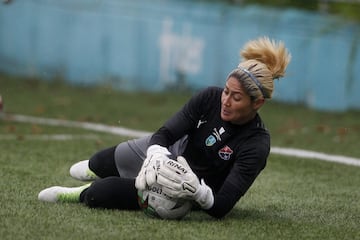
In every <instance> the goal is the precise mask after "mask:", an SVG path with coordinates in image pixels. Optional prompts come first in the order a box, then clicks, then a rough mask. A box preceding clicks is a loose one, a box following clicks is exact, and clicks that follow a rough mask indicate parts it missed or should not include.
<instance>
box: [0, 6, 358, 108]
mask: <svg viewBox="0 0 360 240" xmlns="http://www.w3.org/2000/svg"><path fill="white" fill-rule="evenodd" d="M265 35H266V36H269V37H270V38H274V39H276V40H282V41H284V42H285V44H286V46H287V47H288V49H289V50H290V52H291V54H292V62H291V63H290V65H289V67H288V70H287V76H286V77H285V78H284V79H281V80H280V81H276V89H275V94H274V99H275V101H280V102H287V103H294V104H303V105H305V106H308V107H310V108H313V109H318V110H325V111H335V112H343V111H346V110H349V109H356V110H358V109H360V94H358V93H359V92H360V74H357V73H358V72H359V70H360V1H358V0H352V1H351V0H318V1H313V0H311V1H310V0H304V1H295V0H293V1H291V0H273V1H265V0H232V1H230V0H227V1H225V0H223V1H221V0H202V1H201V0H192V1H187V0H106V1H105V0H61V1H54V0H2V3H1V4H0V72H1V73H3V74H8V75H15V76H23V77H34V78H38V79H42V80H44V81H54V79H62V80H63V81H65V82H68V83H70V84H73V85H92V86H96V85H104V84H106V85H110V86H112V87H113V88H116V89H120V90H126V91H140V90H141V91H151V92H156V91H166V90H169V89H170V90H197V89H200V88H202V87H206V86H209V85H217V86H223V84H224V82H225V79H226V77H227V74H228V73H229V72H230V71H231V70H232V69H234V68H235V67H236V66H237V64H238V62H239V60H240V56H239V50H240V48H241V47H242V46H243V45H244V44H245V43H246V42H247V41H249V40H251V39H254V38H257V37H259V36H265ZM1 91H2V89H1V83H0V94H1Z"/></svg>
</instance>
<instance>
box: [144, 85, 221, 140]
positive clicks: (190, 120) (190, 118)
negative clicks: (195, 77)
mask: <svg viewBox="0 0 360 240" xmlns="http://www.w3.org/2000/svg"><path fill="white" fill-rule="evenodd" d="M215 91H216V89H215V88H211V87H209V88H206V89H204V90H202V91H200V92H199V93H197V94H195V95H194V96H193V97H192V98H190V100H189V101H188V102H187V103H186V104H185V105H184V106H183V107H182V108H181V109H180V111H178V112H177V113H175V114H174V115H173V116H172V117H171V118H170V119H168V120H167V121H166V122H165V124H164V125H163V126H162V127H161V128H160V129H159V130H157V131H156V132H155V133H154V134H153V136H152V138H151V140H150V145H153V144H159V145H161V146H164V147H169V146H170V145H172V144H174V143H175V142H176V141H177V140H179V139H180V138H181V137H183V136H185V135H186V134H188V133H189V132H190V131H191V130H192V129H194V128H195V127H196V124H197V121H198V119H199V118H200V116H201V115H202V112H204V111H207V107H208V104H206V103H207V102H208V101H209V99H210V98H211V96H212V94H214V92H215Z"/></svg>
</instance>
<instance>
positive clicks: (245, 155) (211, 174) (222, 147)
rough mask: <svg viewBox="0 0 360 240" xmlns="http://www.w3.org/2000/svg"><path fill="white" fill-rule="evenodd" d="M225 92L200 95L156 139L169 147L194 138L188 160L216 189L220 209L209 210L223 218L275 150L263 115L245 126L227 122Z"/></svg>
mask: <svg viewBox="0 0 360 240" xmlns="http://www.w3.org/2000/svg"><path fill="white" fill-rule="evenodd" d="M222 91H223V89H221V88H218V87H209V88H206V89H204V90H203V91H201V92H199V93H198V94H196V95H194V96H193V97H192V98H191V99H190V100H189V101H188V102H187V103H186V104H185V105H184V107H183V108H182V109H181V110H180V111H179V112H177V113H176V114H175V115H174V116H172V117H171V118H170V119H169V120H168V121H166V123H165V124H164V125H163V126H162V127H161V128H160V129H159V130H158V131H156V132H155V133H154V135H153V137H152V138H151V141H150V144H159V145H162V146H165V147H169V146H170V145H172V144H173V143H175V142H176V141H177V140H178V139H180V138H181V137H183V136H185V135H188V144H187V147H186V149H185V152H184V154H183V156H184V157H185V158H186V160H187V161H188V163H189V165H190V167H191V169H192V170H193V171H194V173H195V174H196V175H197V176H198V177H199V178H203V179H204V180H205V182H206V184H207V185H209V186H210V187H211V189H212V190H213V192H214V205H213V207H212V208H210V209H209V210H206V212H207V213H208V214H209V215H211V216H214V217H217V218H221V217H223V216H225V215H226V214H227V213H228V212H229V211H230V210H231V209H232V208H233V207H234V205H235V204H236V203H237V201H238V200H239V199H240V198H241V197H242V196H243V195H244V194H245V193H246V191H247V190H248V189H249V187H250V186H251V185H252V183H253V182H254V180H255V178H256V177H257V176H258V174H259V173H260V171H261V170H262V169H264V167H265V165H266V160H267V157H268V155H269V152H270V135H269V132H268V131H267V130H266V129H265V127H264V124H263V122H262V120H261V118H260V116H259V115H258V114H257V115H256V117H255V118H254V119H252V120H251V121H249V122H248V123H246V124H243V125H235V124H232V123H230V122H225V121H223V120H222V119H221V115H220V111H221V94H222Z"/></svg>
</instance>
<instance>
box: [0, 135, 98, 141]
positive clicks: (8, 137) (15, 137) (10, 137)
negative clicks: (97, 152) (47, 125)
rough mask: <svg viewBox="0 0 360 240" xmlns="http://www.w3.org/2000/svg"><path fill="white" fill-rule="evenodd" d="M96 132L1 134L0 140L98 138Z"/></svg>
mask: <svg viewBox="0 0 360 240" xmlns="http://www.w3.org/2000/svg"><path fill="white" fill-rule="evenodd" d="M100 138H101V137H99V136H98V135H95V134H23V135H19V134H0V141H4V140H40V141H69V140H79V139H81V140H97V139H100Z"/></svg>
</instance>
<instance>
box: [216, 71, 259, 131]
mask: <svg viewBox="0 0 360 240" xmlns="http://www.w3.org/2000/svg"><path fill="white" fill-rule="evenodd" d="M263 104H264V100H263V99H259V100H256V101H255V102H253V101H251V99H250V96H249V95H248V94H247V93H246V92H245V91H244V89H243V87H242V86H241V84H240V83H239V81H238V80H237V79H236V78H234V77H230V78H229V79H228V80H227V81H226V84H225V87H224V90H223V93H222V95H221V119H222V120H224V121H228V122H231V123H233V124H244V123H246V122H248V121H250V120H251V119H253V118H254V117H255V115H256V112H257V110H258V109H259V108H260V107H261V106H262V105H263Z"/></svg>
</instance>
